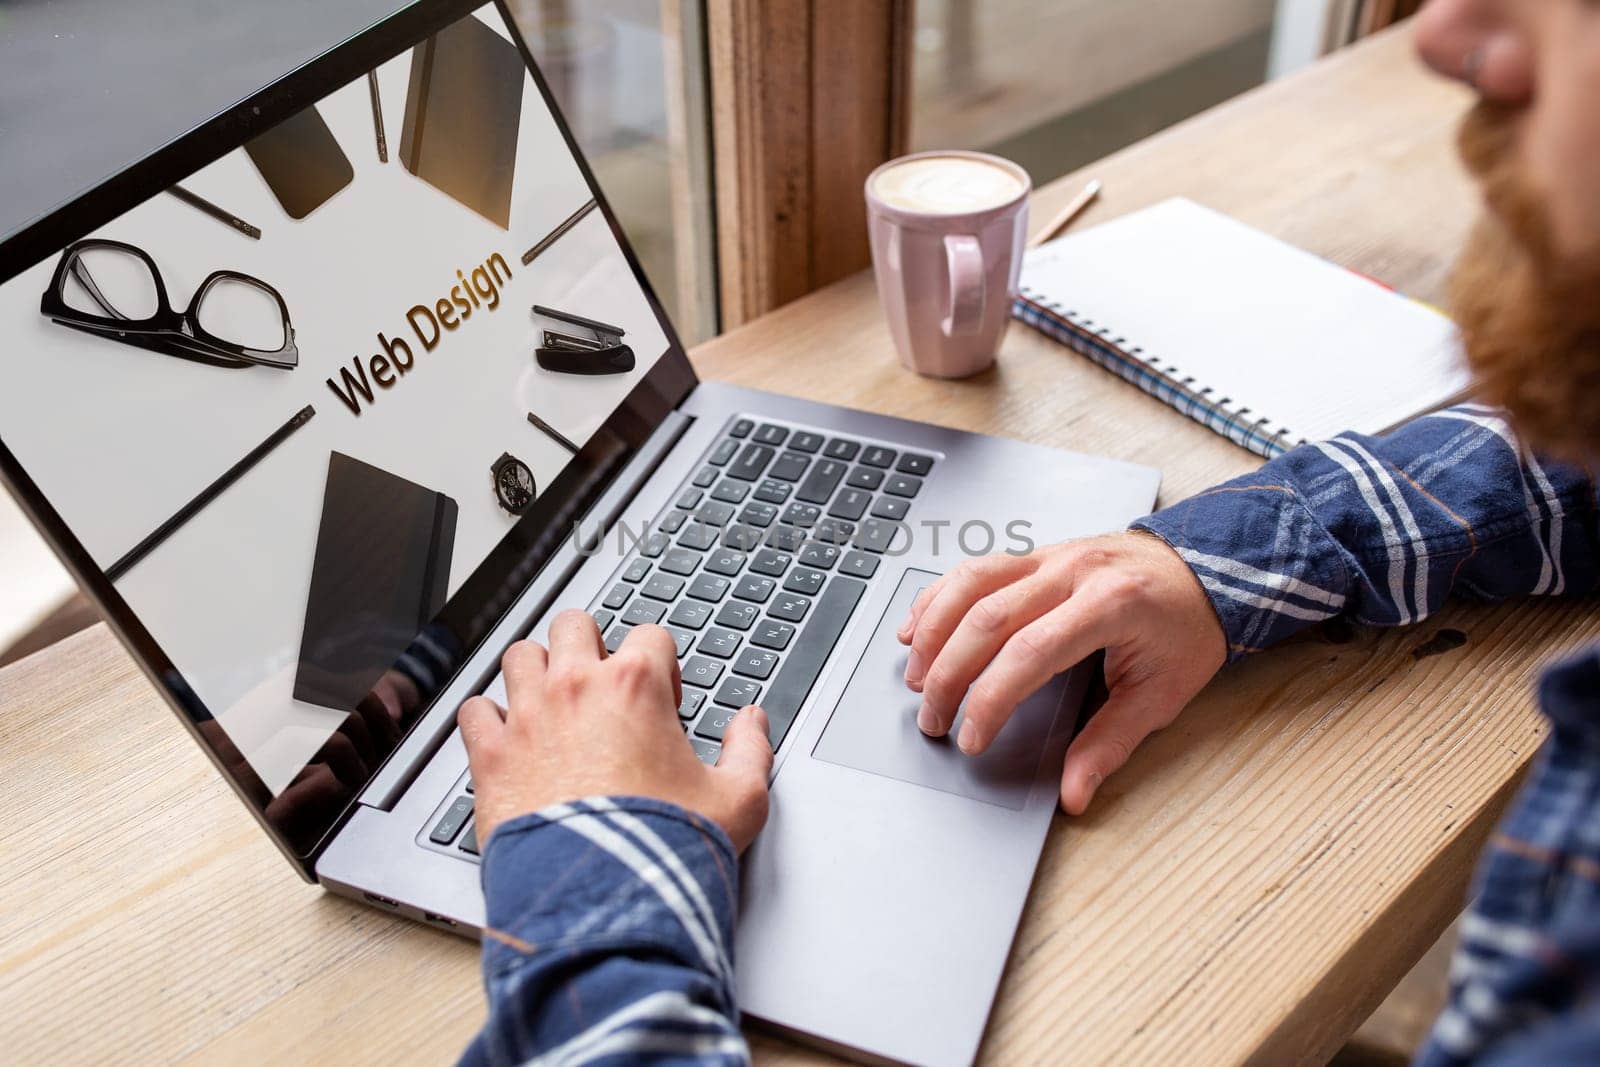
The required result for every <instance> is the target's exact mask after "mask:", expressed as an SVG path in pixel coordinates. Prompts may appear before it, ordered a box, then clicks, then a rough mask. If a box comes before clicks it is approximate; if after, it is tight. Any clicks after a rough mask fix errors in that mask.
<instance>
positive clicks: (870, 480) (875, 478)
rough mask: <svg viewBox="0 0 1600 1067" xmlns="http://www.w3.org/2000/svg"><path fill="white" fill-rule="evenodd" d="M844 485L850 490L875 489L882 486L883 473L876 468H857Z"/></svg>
mask: <svg viewBox="0 0 1600 1067" xmlns="http://www.w3.org/2000/svg"><path fill="white" fill-rule="evenodd" d="M844 484H845V485H848V486H850V488H852V489H876V488H878V486H880V485H882V484H883V472H882V471H881V470H879V469H878V468H876V467H857V468H856V469H855V470H853V471H851V472H850V477H848V478H846V479H845V480H844Z"/></svg>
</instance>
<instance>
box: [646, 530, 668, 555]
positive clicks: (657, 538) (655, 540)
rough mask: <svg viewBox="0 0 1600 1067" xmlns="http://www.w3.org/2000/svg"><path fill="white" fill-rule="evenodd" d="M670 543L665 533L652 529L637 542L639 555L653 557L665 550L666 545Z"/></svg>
mask: <svg viewBox="0 0 1600 1067" xmlns="http://www.w3.org/2000/svg"><path fill="white" fill-rule="evenodd" d="M670 543H671V542H670V540H669V539H668V538H667V535H666V534H664V533H662V532H661V531H660V530H654V531H652V532H651V533H650V535H649V536H648V537H646V538H645V539H644V540H643V541H641V542H640V543H639V555H641V556H644V557H645V558H646V559H655V558H656V557H657V556H659V555H661V553H663V552H665V551H666V550H667V545H669V544H670Z"/></svg>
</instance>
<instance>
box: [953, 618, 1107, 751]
mask: <svg viewBox="0 0 1600 1067" xmlns="http://www.w3.org/2000/svg"><path fill="white" fill-rule="evenodd" d="M1110 612H1111V605H1110V602H1109V601H1106V600H1103V599H1097V598H1092V597H1087V596H1079V597H1071V598H1069V599H1068V600H1067V602H1066V603H1064V604H1062V605H1060V606H1059V607H1056V608H1053V609H1051V610H1050V611H1047V612H1045V613H1044V614H1043V615H1041V616H1039V617H1038V618H1037V619H1034V620H1033V621H1032V622H1030V623H1028V625H1026V626H1024V627H1023V628H1022V629H1020V630H1018V631H1017V632H1016V633H1014V634H1012V635H1011V637H1010V638H1008V639H1007V640H1006V643H1005V644H1004V645H1002V646H1001V648H1000V651H999V653H998V654H997V655H996V656H995V657H994V661H993V662H992V663H990V664H989V669H988V670H986V671H984V672H983V676H982V677H980V678H979V679H978V680H977V682H976V683H975V684H974V685H973V686H972V691H971V693H970V694H969V695H968V696H967V703H966V708H965V714H963V715H962V717H961V730H960V732H959V733H958V734H957V736H956V745H957V747H959V748H960V749H961V751H963V752H965V753H966V754H967V755H969V756H976V755H978V754H979V753H981V752H983V751H984V750H985V749H987V748H988V747H989V744H990V742H992V741H993V740H994V738H995V735H996V734H998V733H999V732H1000V728H1001V727H1002V726H1004V725H1005V724H1006V720H1008V719H1009V718H1011V713H1012V712H1014V711H1016V710H1017V705H1018V704H1020V703H1022V702H1023V701H1024V700H1026V699H1027V698H1028V697H1030V696H1032V695H1033V694H1034V693H1036V692H1038V691H1039V688H1040V687H1041V686H1043V685H1044V684H1045V683H1046V682H1048V681H1049V680H1050V679H1052V678H1054V677H1055V676H1056V675H1058V674H1060V673H1061V672H1062V671H1064V670H1067V669H1068V668H1069V667H1072V666H1073V665H1074V664H1076V663H1078V662H1080V661H1081V660H1083V659H1084V658H1085V657H1087V656H1088V655H1089V654H1090V653H1093V652H1096V651H1098V650H1099V649H1102V648H1104V647H1105V646H1106V644H1107V640H1108V638H1107V635H1108V634H1110V633H1114V632H1115V631H1112V630H1111V629H1110V628H1109V622H1110Z"/></svg>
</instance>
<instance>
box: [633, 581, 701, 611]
mask: <svg viewBox="0 0 1600 1067" xmlns="http://www.w3.org/2000/svg"><path fill="white" fill-rule="evenodd" d="M701 577H704V575H702V576H701ZM623 588H624V589H626V588H627V586H623ZM639 592H640V593H641V594H642V595H644V596H647V597H650V598H651V599H652V600H665V601H666V602H667V603H669V604H670V603H672V602H673V601H674V600H677V599H678V594H679V593H681V592H683V579H682V578H678V577H676V576H674V575H671V574H658V575H656V576H655V577H654V578H652V579H650V580H649V581H648V582H646V583H644V587H643V588H642V589H640V590H639Z"/></svg>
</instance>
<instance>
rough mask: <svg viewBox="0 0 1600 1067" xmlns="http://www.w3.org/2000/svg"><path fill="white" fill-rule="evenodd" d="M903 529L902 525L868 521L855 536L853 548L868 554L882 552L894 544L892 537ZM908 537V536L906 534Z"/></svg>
mask: <svg viewBox="0 0 1600 1067" xmlns="http://www.w3.org/2000/svg"><path fill="white" fill-rule="evenodd" d="M903 529H905V525H904V524H903V523H898V522H887V521H885V520H883V519H868V520H867V521H866V522H864V523H862V524H861V532H860V533H858V534H856V537H855V546H856V547H857V548H862V549H865V550H866V551H868V552H884V551H887V550H888V548H889V546H890V545H891V544H892V543H893V542H894V535H895V534H897V533H899V532H900V531H901V530H903ZM907 536H908V537H909V536H910V535H909V534H907Z"/></svg>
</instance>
